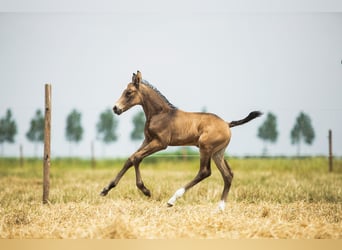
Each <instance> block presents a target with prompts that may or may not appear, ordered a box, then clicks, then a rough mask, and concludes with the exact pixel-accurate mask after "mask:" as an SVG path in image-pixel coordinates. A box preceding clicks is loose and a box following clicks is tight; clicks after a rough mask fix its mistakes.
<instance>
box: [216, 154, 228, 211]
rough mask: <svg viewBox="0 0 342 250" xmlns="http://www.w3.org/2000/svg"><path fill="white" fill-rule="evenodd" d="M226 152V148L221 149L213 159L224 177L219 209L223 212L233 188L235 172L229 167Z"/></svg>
mask: <svg viewBox="0 0 342 250" xmlns="http://www.w3.org/2000/svg"><path fill="white" fill-rule="evenodd" d="M224 152H225V148H224V149H221V150H220V151H218V152H217V153H215V154H214V155H213V159H214V161H215V164H216V166H217V168H218V169H219V171H220V173H221V175H222V178H223V181H224V187H223V192H222V195H221V201H220V203H219V209H220V210H222V211H223V210H224V208H225V204H226V201H227V196H228V193H229V189H230V186H231V184H232V180H233V172H232V171H231V169H230V167H229V165H228V162H227V161H226V160H225V159H224Z"/></svg>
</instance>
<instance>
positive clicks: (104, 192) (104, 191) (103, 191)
mask: <svg viewBox="0 0 342 250" xmlns="http://www.w3.org/2000/svg"><path fill="white" fill-rule="evenodd" d="M107 194H108V190H107V189H105V188H104V189H103V190H102V192H101V193H100V195H101V196H106V195H107Z"/></svg>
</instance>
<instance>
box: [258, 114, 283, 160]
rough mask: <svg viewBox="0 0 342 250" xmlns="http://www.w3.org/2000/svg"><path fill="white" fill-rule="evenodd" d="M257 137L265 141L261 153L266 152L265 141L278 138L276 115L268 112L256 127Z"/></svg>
mask: <svg viewBox="0 0 342 250" xmlns="http://www.w3.org/2000/svg"><path fill="white" fill-rule="evenodd" d="M258 137H259V138H260V139H261V140H263V141H264V142H265V146H264V149H263V155H266V154H267V142H270V143H275V142H276V141H277V138H278V131H277V117H276V116H275V115H274V114H272V113H268V114H267V117H266V120H265V121H264V123H263V124H261V126H260V127H259V129H258Z"/></svg>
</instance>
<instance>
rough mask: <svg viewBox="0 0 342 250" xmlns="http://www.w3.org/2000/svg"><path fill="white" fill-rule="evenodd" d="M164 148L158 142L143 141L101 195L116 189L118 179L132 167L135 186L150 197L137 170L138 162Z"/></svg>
mask: <svg viewBox="0 0 342 250" xmlns="http://www.w3.org/2000/svg"><path fill="white" fill-rule="evenodd" d="M164 148H165V146H162V145H161V144H160V143H159V142H158V141H156V140H154V141H151V142H146V141H144V142H143V144H142V146H141V147H140V148H139V150H138V151H137V152H135V153H134V154H133V155H132V156H131V157H130V158H129V159H128V160H127V161H126V163H125V165H124V167H123V168H122V169H121V171H120V172H119V173H118V175H117V176H116V177H115V178H114V180H112V181H111V182H110V183H109V185H108V186H107V187H105V188H104V189H103V190H102V192H101V194H100V195H102V196H106V195H107V194H108V192H109V191H110V190H111V189H112V188H114V187H116V185H117V184H118V183H119V181H120V179H121V178H122V176H124V174H125V173H126V172H127V170H128V169H129V168H130V167H132V166H133V165H134V169H135V174H136V185H137V187H138V188H139V189H140V190H141V191H142V192H143V193H144V194H145V195H146V196H149V197H150V196H151V192H150V190H148V189H147V188H146V187H145V185H144V183H143V181H142V179H141V174H140V169H139V164H140V162H141V161H142V160H143V159H144V158H145V157H146V156H149V155H151V154H153V153H155V152H157V151H159V150H162V149H164Z"/></svg>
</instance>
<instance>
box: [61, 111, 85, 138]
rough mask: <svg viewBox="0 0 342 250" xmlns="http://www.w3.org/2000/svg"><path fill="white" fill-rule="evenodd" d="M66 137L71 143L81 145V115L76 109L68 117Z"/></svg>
mask: <svg viewBox="0 0 342 250" xmlns="http://www.w3.org/2000/svg"><path fill="white" fill-rule="evenodd" d="M65 136H66V139H67V140H68V141H69V142H74V143H79V142H80V141H81V140H82V136H83V128H82V124H81V113H80V112H78V111H77V110H75V109H74V110H72V111H71V113H70V114H69V115H68V116H67V125H66V129H65Z"/></svg>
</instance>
